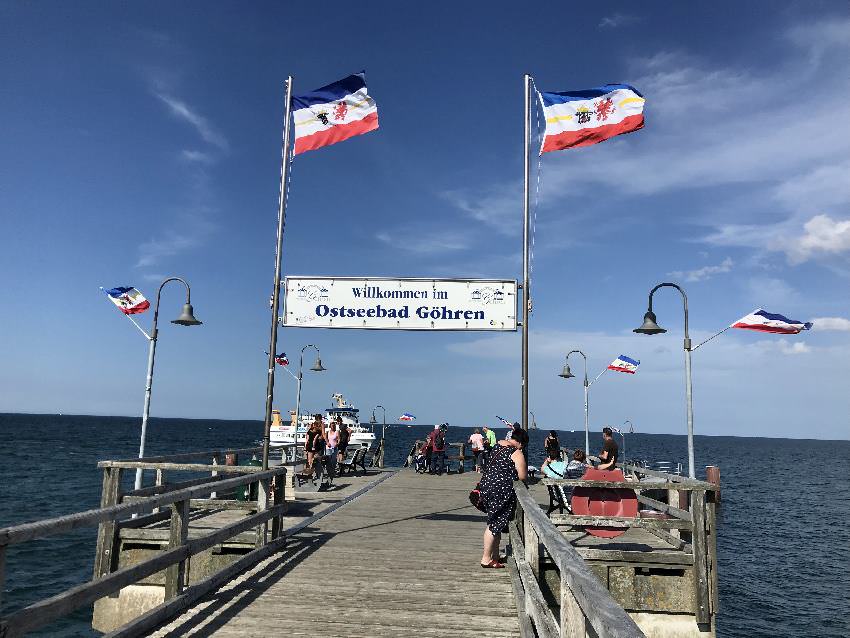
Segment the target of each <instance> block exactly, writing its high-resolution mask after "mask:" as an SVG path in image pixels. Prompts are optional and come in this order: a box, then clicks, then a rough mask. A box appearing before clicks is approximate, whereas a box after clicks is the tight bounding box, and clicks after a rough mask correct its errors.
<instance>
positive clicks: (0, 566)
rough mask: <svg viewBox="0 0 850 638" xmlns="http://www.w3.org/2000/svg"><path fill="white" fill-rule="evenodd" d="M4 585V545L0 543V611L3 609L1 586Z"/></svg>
mask: <svg viewBox="0 0 850 638" xmlns="http://www.w3.org/2000/svg"><path fill="white" fill-rule="evenodd" d="M5 586H6V546H5V545H0V611H2V609H3V588H4V587H5Z"/></svg>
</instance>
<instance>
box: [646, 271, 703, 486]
mask: <svg viewBox="0 0 850 638" xmlns="http://www.w3.org/2000/svg"><path fill="white" fill-rule="evenodd" d="M659 288H675V289H676V290H678V291H679V292H680V293H681V295H682V302H683V305H684V309H685V341H684V348H685V402H686V405H687V415H688V476H690V478H696V475H695V474H694V403H693V385H692V383H691V337H690V335H689V334H688V296H687V295H686V294H685V291H684V290H682V287H681V286H679V285H678V284H671V283H662V284H658V285H657V286H656V287H655V288H653V289H652V290H650V291H649V306H648V308H647V311H646V314H645V315H644V316H643V324H642V325H641V327H640V328H635V329H634V332H637V333H638V334H645V335H657V334H661V333H664V332H667V331H666V330H665V329H664V328H662V327H661V326H659V325H658V323H657V319H656V317H655V313H654V312H652V295H654V294H655V291H656V290H658V289H659Z"/></svg>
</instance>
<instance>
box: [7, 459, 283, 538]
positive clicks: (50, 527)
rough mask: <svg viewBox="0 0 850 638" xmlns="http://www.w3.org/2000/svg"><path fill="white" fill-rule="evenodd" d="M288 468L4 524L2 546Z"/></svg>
mask: <svg viewBox="0 0 850 638" xmlns="http://www.w3.org/2000/svg"><path fill="white" fill-rule="evenodd" d="M224 467H226V466H224ZM258 469H259V468H258ZM286 471H287V468H286V467H285V466H278V467H274V468H270V469H268V470H266V471H264V472H263V471H260V472H252V473H250V474H248V475H245V476H238V477H236V478H231V479H224V480H211V481H210V482H209V483H204V484H202V485H198V486H195V487H187V488H184V489H180V490H176V491H173V492H165V493H163V494H157V495H155V496H149V497H143V498H142V499H141V500H139V501H136V502H134V503H121V504H118V505H111V506H109V507H99V508H96V509H90V510H87V511H84V512H77V513H74V514H66V515H64V516H57V517H54V518H48V519H44V520H40V521H33V522H30V523H23V524H21V525H14V526H11V527H4V528H0V546H6V545H13V544H17V543H23V542H26V541H30V540H35V539H38V538H46V537H48V536H53V535H55V534H63V533H65V532H69V531H71V530H74V529H77V528H80V527H87V526H90V525H95V524H98V523H103V522H110V521H116V520H118V519H119V518H121V517H122V516H125V515H130V514H140V513H142V512H146V511H148V510H151V509H153V508H155V507H161V506H163V505H170V504H172V503H177V502H180V501H184V500H189V499H192V498H194V497H196V496H200V495H203V494H209V493H210V492H215V491H222V492H223V491H225V490H229V489H231V488H236V487H240V486H242V485H248V484H250V483H256V482H257V481H261V480H265V479H271V478H272V477H274V476H279V475H281V474H285V473H286Z"/></svg>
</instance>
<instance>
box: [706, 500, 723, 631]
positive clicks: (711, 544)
mask: <svg viewBox="0 0 850 638" xmlns="http://www.w3.org/2000/svg"><path fill="white" fill-rule="evenodd" d="M719 496H720V492H707V493H706V497H707V500H708V504H707V505H708V507H707V510H706V513H707V515H708V520H707V521H706V522H707V525H706V527H708V579H709V585H710V590H711V613H712V614H717V611H718V609H719V608H720V595H719V593H718V592H717V506H716V504H715V502H714V499H715V498H717V497H719Z"/></svg>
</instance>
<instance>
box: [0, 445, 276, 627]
mask: <svg viewBox="0 0 850 638" xmlns="http://www.w3.org/2000/svg"><path fill="white" fill-rule="evenodd" d="M253 451H255V448H247V449H244V450H238V451H237V452H247V453H252V452H253ZM230 452H234V451H233V450H231V451H230ZM210 454H211V453H210V452H197V453H192V454H183V455H172V456H165V457H148V458H143V459H135V460H132V461H131V460H127V461H103V462H101V463H99V464H98V466H99V467H100V468H101V469H102V470H103V492H102V495H101V506H100V507H99V508H97V509H92V510H88V511H86V512H79V513H75V514H69V515H66V516H59V517H57V518H51V519H47V520H42V521H36V522H33V523H27V524H23V525H16V526H14V527H7V528H3V529H0V592H2V591H3V587H4V585H5V583H4V569H3V567H4V565H5V558H6V550H7V548H8V547H9V546H10V545H15V544H20V543H25V542H29V541H33V540H37V539H43V538H49V537H51V536H55V535H58V534H63V533H67V532H70V531H72V530H75V529H79V528H83V527H90V526H94V525H97V526H98V536H97V552H96V554H95V566H94V575H93V579H92V580H91V581H89V582H86V583H83V584H81V585H78V586H76V587H73V588H71V589H68V590H66V591H64V592H62V593H60V594H58V595H56V596H52V597H50V598H47V599H44V600H40V601H38V602H35V603H33V604H30V605H28V606H27V607H24V608H23V609H20V610H18V611H15V612H13V613H11V614H8V615H6V616H3V617H0V638H8V637H12V636H19V635H22V634H24V633H26V632H29V631H33V630H35V629H38V628H40V627H43V626H45V625H47V624H49V623H50V622H52V621H54V620H56V619H58V618H60V617H63V616H65V615H67V614H69V613H71V612H73V611H74V610H76V609H79V608H80V607H84V606H86V605H90V604H92V603H93V602H94V601H96V600H98V599H100V598H102V597H104V596H109V595H111V594H116V593H118V592H119V591H120V590H121V589H122V588H124V587H127V586H128V585H132V584H134V583H137V582H139V581H141V580H142V579H144V578H148V577H150V576H152V575H153V574H156V573H157V572H160V571H162V570H165V602H164V603H162V604H161V605H159V606H158V607H156V608H154V609H153V610H151V612H149V613H148V614H146V616H149V618H151V619H153V622H156V621H157V619H158V618H159V617H160V616H161V617H162V618H163V619H164V618H166V617H168V616H169V615H171V614H174V613H176V604H178V603H177V599H178V597H180V594H181V593H182V592H183V589H184V587H185V586H186V585H187V570H186V565H187V560H188V559H189V558H190V557H191V556H193V555H196V554H198V553H199V552H202V551H204V550H207V549H210V548H212V547H213V546H215V545H218V544H220V543H222V542H225V541H227V540H228V539H231V538H233V537H235V536H236V535H238V534H241V533H243V532H246V531H248V530H251V529H252V528H255V529H256V541H255V543H254V547H255V549H254V550H252V551H250V552H249V553H247V554H245V555H244V556H242V557H241V558H240V559H239V560H237V561H236V562H234V563H233V564H231V565H230V566H229V567H227V568H225V569H223V570H221V571H219V572H217V573H215V574H213V575H212V576H210V577H209V578H207V579H206V580H204V581H202V582H201V583H197V584H196V585H194V586H193V587H192V590H193V599H197V598H198V597H199V596H201V595H203V594H205V593H207V592H209V591H211V590H213V589H215V588H216V587H218V586H220V584H221V583H223V582H226V580H229V579H230V578H232V577H233V576H234V575H235V574H237V573H239V572H240V571H242V570H244V569H246V568H248V567H250V566H251V565H253V564H255V563H256V562H258V561H260V560H263V559H264V558H266V557H268V556H270V555H271V554H273V553H274V552H276V551H279V550H280V549H282V548H283V544H284V541H285V536H284V534H283V533H282V532H283V530H282V524H283V515H284V512H285V509H286V505H285V498H284V496H285V494H284V484H285V478H286V474H287V471H288V468H287V467H286V465H279V466H276V467H272V468H270V469H268V470H265V471H263V470H262V468H260V467H252V466H244V465H241V466H236V465H233V466H231V465H217V464H206V463H191V462H190V461H192V460H196V459H203V458H215V457H211V456H210ZM139 467H141V468H143V469H148V470H151V469H152V470H154V471H155V472H156V475H157V485H154V486H151V487H145V488H142V489H141V490H135V491H133V492H128V493H127V494H122V491H121V490H122V479H123V473H124V472H125V471H126V470H132V469H136V468H139ZM166 470H169V471H181V472H204V473H211V474H212V476H205V477H203V478H201V479H192V480H188V481H183V482H180V483H176V484H172V485H167V484H165V483H164V475H165V471H166ZM227 475H230V476H231V478H228V477H227ZM252 485H256V493H257V496H256V500H255V501H253V502H247V503H246V502H240V503H238V504H237V502H236V501H233V500H210V499H209V497H210V496H211V495H213V494H214V493H221V494H226V493H229V492H231V491H233V490H238V489H245V490H249V488H250V487H251V486H252ZM202 497H206V498H202ZM122 501H123V502H122ZM232 506H235V507H238V508H239V509H246V510H250V511H249V512H246V516H245V517H244V518H241V519H239V520H238V521H237V522H235V523H232V524H230V525H227V526H225V527H222V528H220V529H217V530H215V531H213V532H211V533H208V534H206V535H203V536H200V537H198V538H193V539H191V540H189V537H188V530H189V513H190V511H191V509H193V508H199V507H200V508H206V509H210V508H216V509H228V508H232ZM163 507H168V510H166V511H160V508H163ZM251 512H254V513H251ZM139 515H143V516H139ZM134 516H136V517H138V518H130V517H134ZM169 518H170V526H169V541H168V546H167V549H166V551H164V552H163V553H161V554H158V555H157V556H155V557H153V558H150V559H148V560H145V561H143V562H141V563H139V564H136V565H132V566H129V567H123V568H119V567H118V555H117V554H118V551H117V547H118V542H117V540H118V528H119V526H121V525H124V526H142V525H144V524H146V523H149V522H154V521H155V520H165V519H169ZM269 522H271V526H269ZM184 602H185V601H184ZM0 604H2V600H0ZM180 604H182V603H180Z"/></svg>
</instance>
